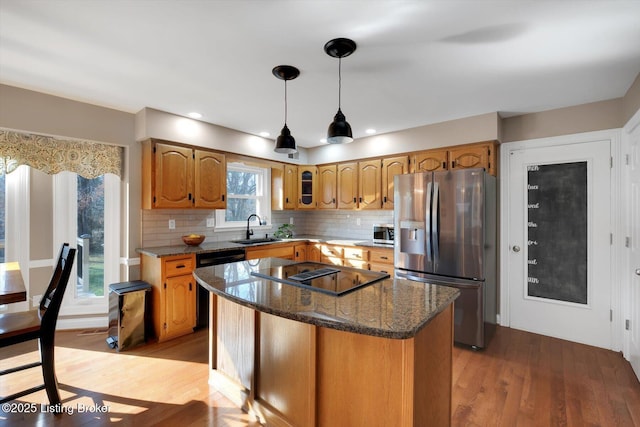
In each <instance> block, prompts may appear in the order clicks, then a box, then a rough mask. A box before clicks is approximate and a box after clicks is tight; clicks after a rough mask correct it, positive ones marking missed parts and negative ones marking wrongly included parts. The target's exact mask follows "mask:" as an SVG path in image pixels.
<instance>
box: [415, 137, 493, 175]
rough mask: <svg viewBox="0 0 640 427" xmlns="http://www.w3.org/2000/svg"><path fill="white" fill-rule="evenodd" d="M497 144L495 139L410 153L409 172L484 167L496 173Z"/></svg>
mask: <svg viewBox="0 0 640 427" xmlns="http://www.w3.org/2000/svg"><path fill="white" fill-rule="evenodd" d="M497 146H498V144H497V143H496V142H495V141H487V142H479V143H475V144H467V145H460V146H455V147H449V148H447V149H437V150H425V151H420V152H417V153H413V154H412V155H411V168H410V169H411V172H432V171H437V170H456V169H468V168H484V169H485V170H486V171H487V172H488V173H489V174H491V175H494V176H495V175H496V173H497V167H496V166H497V164H496V161H497V158H498V157H497V151H498V150H497Z"/></svg>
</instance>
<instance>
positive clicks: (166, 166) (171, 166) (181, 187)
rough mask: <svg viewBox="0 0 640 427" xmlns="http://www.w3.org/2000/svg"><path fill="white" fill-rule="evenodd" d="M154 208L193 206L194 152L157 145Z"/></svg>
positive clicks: (182, 148) (172, 146)
mask: <svg viewBox="0 0 640 427" xmlns="http://www.w3.org/2000/svg"><path fill="white" fill-rule="evenodd" d="M154 163H155V164H154V166H155V180H154V181H155V189H154V192H153V193H154V197H153V198H154V201H153V207H154V208H189V207H191V205H192V203H193V202H192V197H193V194H192V190H191V189H192V188H193V150H192V149H191V148H185V147H178V146H174V145H167V144H156V145H155V162H154Z"/></svg>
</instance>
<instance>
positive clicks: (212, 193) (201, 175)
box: [193, 150, 227, 209]
mask: <svg viewBox="0 0 640 427" xmlns="http://www.w3.org/2000/svg"><path fill="white" fill-rule="evenodd" d="M194 176H195V187H194V204H193V206H194V207H196V208H208V209H226V208H227V201H226V198H225V194H226V193H227V165H226V162H225V156H224V154H221V153H214V152H211V151H203V150H195V170H194Z"/></svg>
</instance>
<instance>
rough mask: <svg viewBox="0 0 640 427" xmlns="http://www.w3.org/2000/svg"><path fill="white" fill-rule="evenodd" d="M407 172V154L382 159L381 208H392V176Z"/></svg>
mask: <svg viewBox="0 0 640 427" xmlns="http://www.w3.org/2000/svg"><path fill="white" fill-rule="evenodd" d="M405 173H409V158H408V157H407V156H398V157H387V158H384V159H382V209H393V203H394V198H393V188H394V186H393V177H394V176H396V175H402V174H405Z"/></svg>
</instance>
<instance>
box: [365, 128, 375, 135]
mask: <svg viewBox="0 0 640 427" xmlns="http://www.w3.org/2000/svg"><path fill="white" fill-rule="evenodd" d="M365 132H366V133H367V134H369V135H373V134H374V133H376V130H375V129H367V130H365Z"/></svg>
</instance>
